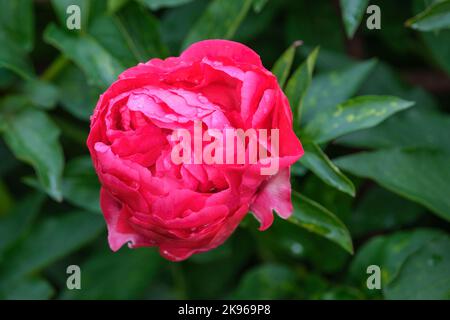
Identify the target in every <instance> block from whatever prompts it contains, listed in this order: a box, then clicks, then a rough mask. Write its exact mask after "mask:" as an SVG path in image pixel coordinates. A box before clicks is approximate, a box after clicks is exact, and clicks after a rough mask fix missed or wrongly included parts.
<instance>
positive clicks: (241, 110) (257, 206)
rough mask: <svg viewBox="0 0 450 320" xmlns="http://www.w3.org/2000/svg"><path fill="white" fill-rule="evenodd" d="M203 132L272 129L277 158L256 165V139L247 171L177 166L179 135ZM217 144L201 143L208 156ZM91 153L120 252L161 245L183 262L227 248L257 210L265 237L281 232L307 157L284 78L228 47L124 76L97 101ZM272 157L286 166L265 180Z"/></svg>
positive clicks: (243, 167) (155, 62) (189, 53)
mask: <svg viewBox="0 0 450 320" xmlns="http://www.w3.org/2000/svg"><path fill="white" fill-rule="evenodd" d="M195 126H200V129H201V130H203V132H205V131H207V130H215V131H216V132H219V133H220V132H224V130H226V129H231V130H235V129H242V130H243V131H244V130H245V131H246V130H250V129H255V130H256V131H258V130H261V132H262V130H269V134H268V137H267V139H265V140H264V139H263V138H262V137H261V136H259V135H258V136H257V138H256V141H257V142H258V147H259V149H264V147H265V148H266V150H267V153H266V155H264V154H261V153H257V155H256V162H255V161H253V162H250V161H247V160H248V159H249V158H250V156H251V155H250V152H251V151H252V150H250V149H252V148H250V146H249V144H250V142H249V141H250V140H248V141H247V142H244V143H243V146H244V154H245V159H246V162H245V163H228V162H226V161H223V162H222V163H220V162H215V163H209V162H208V163H206V162H205V161H191V162H182V163H180V162H177V161H174V159H173V155H174V152H173V151H174V148H175V147H176V146H178V147H179V143H177V141H176V140H175V139H174V137H176V135H174V133H176V132H178V130H180V129H183V130H184V131H185V132H188V133H189V132H191V133H193V135H195V134H194V131H195V129H194V128H195ZM273 129H276V130H277V136H276V138H277V140H278V139H279V142H278V141H274V137H275V136H272V135H271V134H270V132H271V131H270V130H273ZM246 132H247V131H246ZM258 132H259V131H258ZM224 139H225V138H222V137H221V138H217V141H219V140H220V142H223V141H224ZM194 140H195V138H194ZM213 140H214V139H210V140H203V141H202V142H200V147H201V149H202V150H203V149H205V148H206V147H207V146H208V144H210V143H212V141H213ZM244 140H245V139H244ZM184 142H185V145H186V146H188V147H189V146H191V145H192V146H193V144H194V142H192V144H191V142H189V141H188V142H187V144H186V141H184ZM87 145H88V147H89V151H90V153H91V156H92V159H93V163H94V167H95V170H96V172H97V174H98V177H99V180H100V182H101V185H102V188H101V191H100V202H101V208H102V211H103V214H104V217H105V220H106V223H107V226H108V241H109V245H110V247H111V249H112V250H114V251H116V250H118V249H119V248H120V247H121V246H122V245H123V244H124V243H128V245H129V246H130V247H133V248H134V247H143V246H157V247H159V250H160V253H161V255H162V256H164V257H165V258H167V259H169V260H173V261H180V260H184V259H186V258H188V257H189V256H191V255H192V254H194V253H199V252H204V251H208V250H211V249H213V248H215V247H217V246H219V245H220V244H222V243H223V242H224V241H225V240H226V239H227V238H228V237H229V236H230V234H231V233H232V232H233V231H234V230H235V228H236V227H237V226H238V224H239V223H240V221H241V220H242V219H243V218H244V216H245V215H246V214H247V213H248V212H249V211H250V212H252V213H253V215H254V216H255V217H256V219H257V220H258V221H259V222H260V230H265V229H267V228H268V227H270V225H271V224H272V222H273V212H272V211H273V210H275V211H276V212H277V213H278V215H280V216H281V217H282V218H287V217H289V215H290V214H291V213H292V204H291V186H290V182H289V175H290V166H291V165H292V164H293V163H294V162H295V161H297V160H298V159H299V158H300V157H301V156H302V154H303V150H302V146H301V144H300V141H299V140H298V138H297V137H296V135H295V134H294V132H293V130H292V113H291V109H290V107H289V102H288V100H287V98H286V96H285V95H284V94H283V92H282V90H281V89H280V87H279V85H278V83H277V79H276V77H275V76H274V75H273V74H272V73H270V72H269V71H267V70H266V69H265V68H264V67H263V65H262V63H261V60H260V58H259V56H258V55H257V54H256V53H255V52H254V51H252V50H251V49H249V48H248V47H246V46H244V45H242V44H240V43H236V42H232V41H226V40H207V41H201V42H198V43H195V44H193V45H192V46H190V47H189V48H188V49H187V50H186V51H184V52H183V53H182V54H181V56H180V57H171V58H168V59H166V60H160V59H152V60H150V61H148V62H147V63H143V64H139V65H137V66H135V67H133V68H130V69H128V70H126V71H125V72H123V73H122V74H121V75H120V76H119V78H118V80H117V81H116V82H114V83H113V84H112V85H111V86H110V87H109V88H108V89H107V90H106V92H105V93H103V94H102V95H101V97H100V99H99V101H98V103H97V106H96V108H95V111H94V114H93V116H92V118H91V131H90V134H89V137H88V141H87ZM236 145H237V144H236ZM236 145H234V146H232V145H231V144H230V145H228V144H227V143H225V142H224V143H223V144H222V145H220V146H219V147H218V148H217V149H215V151H214V152H213V153H212V154H213V155H215V156H219V155H222V154H225V151H230V150H231V151H234V152H235V153H238V152H239V151H238V149H237V147H236ZM275 145H277V150H276V152H274V150H275V149H273V148H272V146H275ZM197 146H198V145H197ZM194 150H195V147H193V148H192V150H191V151H186V149H184V151H181V152H180V154H181V155H182V156H188V155H189V152H192V153H194ZM241 151H242V150H241ZM189 156H190V155H189ZM232 158H233V160H236V158H237V155H235V157H232ZM268 159H269V160H270V159H271V160H274V161H275V160H276V164H277V168H276V169H277V170H276V171H274V172H272V173H271V174H267V173H266V174H263V173H262V170H261V169H262V168H263V167H265V166H267V161H266V162H264V161H265V160H268ZM264 163H265V164H264Z"/></svg>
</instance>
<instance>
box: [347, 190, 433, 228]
mask: <svg viewBox="0 0 450 320" xmlns="http://www.w3.org/2000/svg"><path fill="white" fill-rule="evenodd" d="M423 212H424V209H423V208H422V207H421V206H420V205H418V204H417V203H415V202H411V201H408V200H406V199H404V198H401V197H399V196H397V195H396V194H394V193H392V192H389V191H387V190H385V189H383V188H380V187H373V188H371V189H370V190H368V191H367V192H366V193H365V194H364V195H363V197H362V199H361V200H360V201H359V202H358V204H357V206H356V208H355V209H354V210H353V212H352V215H351V216H350V221H349V224H348V225H349V229H350V231H351V234H352V236H353V237H360V236H364V235H368V234H373V233H379V232H384V231H387V230H392V229H398V228H401V227H405V226H408V225H412V224H413V223H414V222H415V221H417V219H418V218H420V217H421V216H422V213H423Z"/></svg>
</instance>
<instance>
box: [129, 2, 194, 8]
mask: <svg viewBox="0 0 450 320" xmlns="http://www.w3.org/2000/svg"><path fill="white" fill-rule="evenodd" d="M138 1H139V2H142V3H143V4H145V5H146V6H147V7H148V8H150V9H151V10H158V9H162V8H172V7H177V6H181V5H183V4H186V3H188V2H191V1H193V0H138Z"/></svg>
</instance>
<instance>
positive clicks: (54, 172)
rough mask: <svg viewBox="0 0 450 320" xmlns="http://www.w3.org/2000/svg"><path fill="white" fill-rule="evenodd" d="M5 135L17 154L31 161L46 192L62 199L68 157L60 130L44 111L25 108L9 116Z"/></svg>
mask: <svg viewBox="0 0 450 320" xmlns="http://www.w3.org/2000/svg"><path fill="white" fill-rule="evenodd" d="M5 118H6V119H5V120H6V122H5V124H4V125H5V129H4V130H3V137H4V139H5V142H6V144H7V145H8V147H9V148H10V149H11V151H12V152H13V153H14V155H15V156H16V157H17V158H18V159H20V160H22V161H24V162H26V163H28V164H30V165H31V166H32V167H33V168H34V170H35V171H36V175H37V177H38V179H39V181H40V183H41V184H42V186H43V187H44V189H45V191H46V192H47V193H48V194H49V195H50V196H51V197H52V198H54V199H55V200H57V201H61V200H62V194H61V176H62V171H63V166H64V157H63V152H62V148H61V145H60V143H59V134H60V132H59V129H58V127H57V126H56V125H55V124H54V123H53V121H52V120H51V119H50V118H49V117H48V116H47V115H46V114H45V113H44V112H42V111H39V110H32V109H24V110H22V111H20V112H18V113H14V114H7V115H6V116H5Z"/></svg>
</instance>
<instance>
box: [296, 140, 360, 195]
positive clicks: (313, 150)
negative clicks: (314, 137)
mask: <svg viewBox="0 0 450 320" xmlns="http://www.w3.org/2000/svg"><path fill="white" fill-rule="evenodd" d="M303 149H304V150H305V154H304V155H303V157H302V158H300V163H301V164H303V165H304V166H305V167H306V168H308V169H309V170H311V171H312V172H313V173H314V174H315V175H317V176H318V177H319V178H320V179H321V180H322V181H323V182H325V183H326V184H328V185H330V186H332V187H334V188H336V189H338V190H340V191H342V192H345V193H347V194H349V195H351V196H352V197H354V196H355V187H354V186H353V183H352V182H351V181H350V179H348V178H347V177H346V176H345V175H344V174H343V173H342V172H341V171H340V170H339V168H338V167H336V166H335V165H334V163H333V162H331V160H330V159H329V158H328V157H327V155H326V154H325V153H324V152H323V151H322V149H320V147H319V146H318V145H317V144H315V143H308V142H306V143H303Z"/></svg>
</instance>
